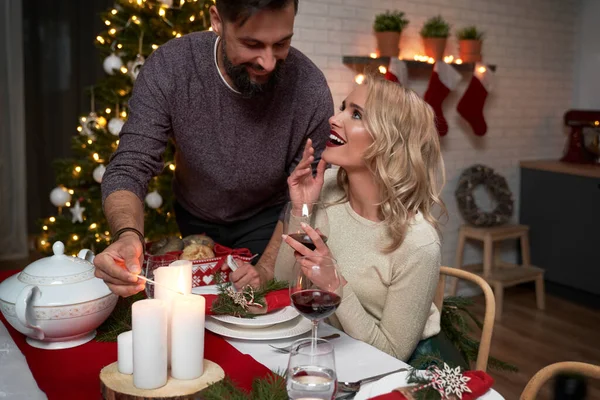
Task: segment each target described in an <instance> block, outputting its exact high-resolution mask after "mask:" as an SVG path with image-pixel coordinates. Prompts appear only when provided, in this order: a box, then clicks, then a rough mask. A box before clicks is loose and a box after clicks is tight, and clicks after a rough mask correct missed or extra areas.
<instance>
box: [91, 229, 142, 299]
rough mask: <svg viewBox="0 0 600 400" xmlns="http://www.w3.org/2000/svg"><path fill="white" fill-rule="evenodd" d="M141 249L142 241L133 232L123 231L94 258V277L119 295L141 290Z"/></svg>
mask: <svg viewBox="0 0 600 400" xmlns="http://www.w3.org/2000/svg"><path fill="white" fill-rule="evenodd" d="M142 250H143V249H142V243H141V242H140V239H139V237H138V236H137V235H136V234H135V233H133V232H125V233H123V234H122V235H121V236H120V237H119V239H118V240H117V241H116V242H114V243H113V244H111V245H110V246H108V247H107V248H106V249H105V250H104V251H103V252H102V253H100V254H98V255H97V256H96V257H95V258H94V265H95V267H96V271H95V275H96V277H97V278H100V279H102V280H103V281H104V282H105V283H106V285H107V286H108V288H109V289H110V290H111V291H112V292H113V293H115V294H117V295H119V296H123V297H128V296H131V295H133V294H136V293H138V292H141V291H142V290H144V284H145V281H143V280H141V279H139V278H138V275H139V274H140V272H141V270H142V268H141V263H142V255H143V251H142Z"/></svg>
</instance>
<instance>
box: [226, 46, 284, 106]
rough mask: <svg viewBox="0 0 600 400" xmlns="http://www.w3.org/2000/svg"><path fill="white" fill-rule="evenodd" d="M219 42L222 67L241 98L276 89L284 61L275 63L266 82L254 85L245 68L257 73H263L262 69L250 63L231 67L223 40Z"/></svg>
mask: <svg viewBox="0 0 600 400" xmlns="http://www.w3.org/2000/svg"><path fill="white" fill-rule="evenodd" d="M221 42H222V43H221V44H222V46H223V47H222V52H223V66H224V67H225V72H226V73H227V75H228V76H229V78H231V80H232V81H233V85H234V86H235V88H236V89H237V90H238V91H239V92H240V93H241V94H242V96H244V97H247V98H251V97H255V96H257V95H261V94H264V93H270V92H272V91H273V90H274V89H275V87H277V84H278V83H279V81H281V77H282V70H283V65H284V60H277V62H276V63H275V69H274V70H273V72H272V73H271V74H270V75H269V78H268V80H267V82H265V83H256V82H253V81H252V79H250V74H249V73H248V70H247V68H254V69H255V70H257V71H263V68H262V67H261V66H260V65H258V64H252V63H244V64H240V65H233V63H232V62H231V60H230V59H229V57H227V52H226V51H225V39H224V38H222V39H221Z"/></svg>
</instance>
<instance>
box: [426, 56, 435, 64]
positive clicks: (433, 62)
mask: <svg viewBox="0 0 600 400" xmlns="http://www.w3.org/2000/svg"><path fill="white" fill-rule="evenodd" d="M427 63H429V64H435V58H433V57H429V58H428V59H427Z"/></svg>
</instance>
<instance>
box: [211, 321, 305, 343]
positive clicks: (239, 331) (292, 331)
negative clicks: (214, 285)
mask: <svg viewBox="0 0 600 400" xmlns="http://www.w3.org/2000/svg"><path fill="white" fill-rule="evenodd" d="M311 328H312V322H311V321H310V320H309V319H306V318H304V317H302V316H298V317H296V318H294V319H292V320H290V321H287V322H283V323H281V324H277V325H274V326H270V327H267V328H260V329H252V328H251V329H248V328H242V327H239V326H235V325H230V324H226V323H224V322H221V321H218V320H216V319H214V318H213V317H208V318H207V319H206V329H208V330H209V331H211V332H214V333H216V334H218V335H222V336H226V337H230V338H233V339H245V340H273V339H286V338H291V337H294V336H299V335H302V334H303V333H306V332H308V331H310V330H311Z"/></svg>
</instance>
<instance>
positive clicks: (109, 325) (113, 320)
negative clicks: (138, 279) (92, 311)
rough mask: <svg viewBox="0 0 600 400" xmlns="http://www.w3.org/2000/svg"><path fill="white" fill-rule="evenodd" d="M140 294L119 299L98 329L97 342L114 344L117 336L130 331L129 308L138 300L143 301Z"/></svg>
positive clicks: (142, 294) (142, 295)
mask: <svg viewBox="0 0 600 400" xmlns="http://www.w3.org/2000/svg"><path fill="white" fill-rule="evenodd" d="M144 298H145V296H144V293H142V292H140V293H137V294H134V295H133V296H129V297H125V298H123V297H121V298H119V301H117V305H116V306H115V309H114V310H113V312H112V313H111V314H110V316H109V317H108V319H107V320H106V321H104V323H103V324H102V325H100V327H98V330H97V331H98V334H97V335H96V340H97V341H98V342H116V341H117V336H119V334H121V333H123V332H127V331H129V330H131V306H132V305H133V303H135V302H136V301H138V300H142V299H144Z"/></svg>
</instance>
